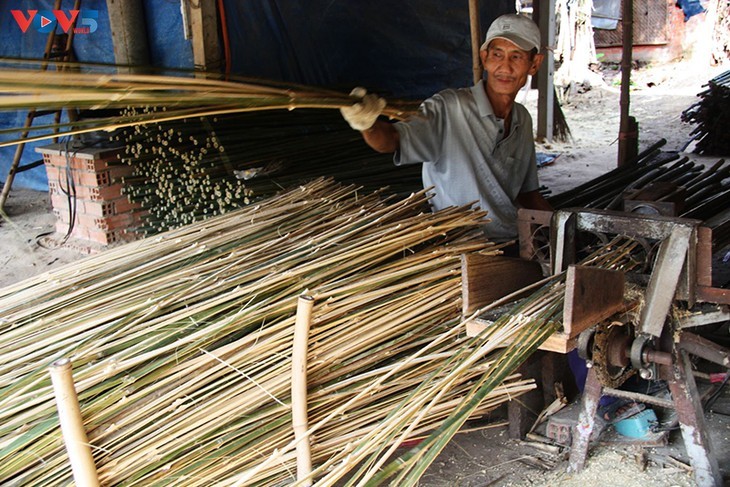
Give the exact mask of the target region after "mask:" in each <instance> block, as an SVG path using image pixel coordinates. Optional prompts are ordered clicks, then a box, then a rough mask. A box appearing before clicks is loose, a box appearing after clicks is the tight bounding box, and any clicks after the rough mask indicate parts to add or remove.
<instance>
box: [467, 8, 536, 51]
mask: <svg viewBox="0 0 730 487" xmlns="http://www.w3.org/2000/svg"><path fill="white" fill-rule="evenodd" d="M494 39H505V40H508V41H510V42H511V43H512V44H515V45H516V46H517V47H519V48H520V49H522V50H524V51H531V50H533V49H537V50H538V52H539V51H540V29H539V28H538V27H537V24H535V22H533V21H532V19H530V18H528V17H525V16H524V15H520V14H507V15H502V16H501V17H497V19H496V20H495V21H494V22H492V25H490V26H489V30H488V31H487V38H486V39H485V41H484V44H482V47H481V48H480V50H484V49H486V48H487V46H489V43H490V42H492V41H493V40H494Z"/></svg>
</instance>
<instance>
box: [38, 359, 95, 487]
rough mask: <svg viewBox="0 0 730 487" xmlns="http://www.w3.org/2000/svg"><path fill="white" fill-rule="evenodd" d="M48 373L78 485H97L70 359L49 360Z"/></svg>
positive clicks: (91, 486) (85, 486)
mask: <svg viewBox="0 0 730 487" xmlns="http://www.w3.org/2000/svg"><path fill="white" fill-rule="evenodd" d="M50 373H51V381H52V382H53V391H54V394H55V396H56V406H57V407H58V417H59V421H60V424H61V433H62V434H63V441H64V443H65V444H66V452H67V453H68V458H69V462H70V464H71V470H72V471H73V476H74V480H75V481H76V485H78V486H80V487H94V486H98V485H99V478H98V476H97V473H96V465H94V457H93V456H92V455H91V448H89V440H88V439H87V437H86V431H85V430H84V422H83V419H82V418H81V408H80V407H79V398H78V396H77V395H76V388H75V387H74V382H73V376H72V374H71V361H70V360H69V359H67V358H63V359H60V360H56V361H55V362H53V364H51V367H50Z"/></svg>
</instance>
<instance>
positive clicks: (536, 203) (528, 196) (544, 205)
mask: <svg viewBox="0 0 730 487" xmlns="http://www.w3.org/2000/svg"><path fill="white" fill-rule="evenodd" d="M517 203H519V204H520V206H522V207H523V208H528V209H530V210H545V211H553V207H552V206H550V203H548V202H547V200H546V199H545V198H543V196H542V194H540V192H539V191H537V190H535V191H526V192H524V193H520V194H518V195H517Z"/></svg>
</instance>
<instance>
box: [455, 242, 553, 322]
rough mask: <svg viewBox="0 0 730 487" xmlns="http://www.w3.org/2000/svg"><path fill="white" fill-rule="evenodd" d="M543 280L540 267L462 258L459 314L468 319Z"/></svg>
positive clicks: (521, 262) (530, 263) (493, 258)
mask: <svg viewBox="0 0 730 487" xmlns="http://www.w3.org/2000/svg"><path fill="white" fill-rule="evenodd" d="M542 278H543V275H542V268H541V266H540V264H539V263H537V262H534V261H528V260H523V259H518V258H516V257H504V256H492V255H480V254H463V255H462V256H461V286H462V297H463V304H462V312H463V314H464V315H469V314H471V313H473V312H474V311H476V310H477V309H479V308H480V307H482V306H485V305H487V304H490V303H492V302H494V301H496V300H497V299H499V298H502V297H504V296H506V295H508V294H510V293H512V292H515V291H517V290H519V289H522V288H523V287H525V286H527V285H530V284H532V283H534V282H537V281H539V280H540V279H542Z"/></svg>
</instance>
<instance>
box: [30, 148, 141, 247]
mask: <svg viewBox="0 0 730 487" xmlns="http://www.w3.org/2000/svg"><path fill="white" fill-rule="evenodd" d="M120 150H123V149H118V148H116V149H110V148H94V147H80V148H79V147H73V146H71V147H68V148H67V147H66V145H64V144H52V145H48V146H44V147H39V148H37V149H36V151H37V152H39V153H40V154H42V155H43V162H44V163H45V166H46V174H47V175H48V190H49V192H50V196H51V204H52V206H53V213H54V214H55V215H56V231H57V232H58V233H60V234H62V235H66V234H67V233H68V232H69V227H70V228H71V232H70V237H71V238H72V239H78V240H80V241H85V242H89V243H94V244H101V245H103V246H106V245H109V244H113V243H116V242H124V241H131V240H135V239H136V238H137V234H135V233H134V230H133V229H134V228H135V227H137V226H139V224H140V217H141V214H140V211H139V208H140V206H139V204H138V203H132V202H130V201H129V199H128V198H127V197H126V196H124V195H123V194H122V187H123V185H122V181H121V178H122V177H124V176H129V175H131V174H132V171H133V168H132V167H130V166H128V165H126V164H120V163H119V161H118V159H117V154H118V153H119V151H120ZM72 219H73V221H72Z"/></svg>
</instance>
